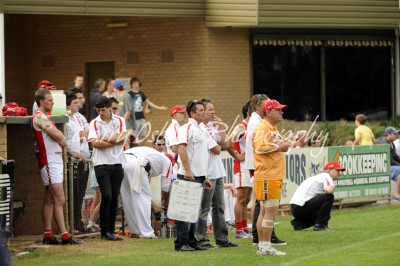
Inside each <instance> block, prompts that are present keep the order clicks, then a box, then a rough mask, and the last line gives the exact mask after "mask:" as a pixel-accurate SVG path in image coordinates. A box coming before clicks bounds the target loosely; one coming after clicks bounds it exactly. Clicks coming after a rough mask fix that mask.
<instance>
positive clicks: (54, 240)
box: [42, 236, 60, 245]
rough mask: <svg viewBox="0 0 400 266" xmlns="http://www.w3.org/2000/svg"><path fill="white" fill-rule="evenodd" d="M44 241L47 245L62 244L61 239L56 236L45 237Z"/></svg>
mask: <svg viewBox="0 0 400 266" xmlns="http://www.w3.org/2000/svg"><path fill="white" fill-rule="evenodd" d="M42 243H43V244H45V245H60V241H58V240H57V238H56V237H55V236H53V237H51V238H43V240H42Z"/></svg>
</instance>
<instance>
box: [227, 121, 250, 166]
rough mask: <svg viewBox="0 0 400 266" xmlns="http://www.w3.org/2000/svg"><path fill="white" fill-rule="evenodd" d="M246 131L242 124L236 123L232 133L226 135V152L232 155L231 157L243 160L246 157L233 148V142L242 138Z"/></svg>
mask: <svg viewBox="0 0 400 266" xmlns="http://www.w3.org/2000/svg"><path fill="white" fill-rule="evenodd" d="M245 133H246V128H245V127H244V126H243V125H242V124H238V125H236V126H235V128H234V129H233V131H232V133H231V134H230V135H229V137H228V147H227V148H226V150H227V152H228V153H229V154H230V155H231V156H232V157H233V159H235V160H238V161H239V162H243V161H244V160H245V158H246V154H245V153H241V154H238V153H237V152H236V151H235V149H234V148H233V143H234V142H236V141H239V140H241V139H242V138H243V136H244V135H245Z"/></svg>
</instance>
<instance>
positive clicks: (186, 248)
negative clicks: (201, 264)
mask: <svg viewBox="0 0 400 266" xmlns="http://www.w3.org/2000/svg"><path fill="white" fill-rule="evenodd" d="M175 251H195V249H194V248H192V247H190V246H189V245H188V244H183V245H181V246H175Z"/></svg>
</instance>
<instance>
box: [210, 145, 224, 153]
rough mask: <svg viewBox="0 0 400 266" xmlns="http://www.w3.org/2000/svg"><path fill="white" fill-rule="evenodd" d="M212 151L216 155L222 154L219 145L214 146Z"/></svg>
mask: <svg viewBox="0 0 400 266" xmlns="http://www.w3.org/2000/svg"><path fill="white" fill-rule="evenodd" d="M210 151H211V152H212V153H214V154H215V155H219V154H220V153H221V146H219V145H217V146H214V147H212V148H211V149H210Z"/></svg>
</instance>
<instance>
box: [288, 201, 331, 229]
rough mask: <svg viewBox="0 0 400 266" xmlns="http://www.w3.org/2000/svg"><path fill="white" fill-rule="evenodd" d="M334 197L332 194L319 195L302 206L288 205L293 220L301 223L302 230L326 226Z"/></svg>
mask: <svg viewBox="0 0 400 266" xmlns="http://www.w3.org/2000/svg"><path fill="white" fill-rule="evenodd" d="M334 199H335V197H334V196H333V194H319V195H317V196H315V197H314V198H312V199H310V200H309V201H307V202H306V203H305V204H304V206H299V205H296V204H290V210H291V212H292V215H293V216H294V220H295V221H298V222H300V223H301V227H302V228H303V229H305V228H308V227H311V226H313V225H315V224H320V225H325V226H326V225H327V224H328V221H329V219H330V218H331V210H332V205H333V201H334Z"/></svg>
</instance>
